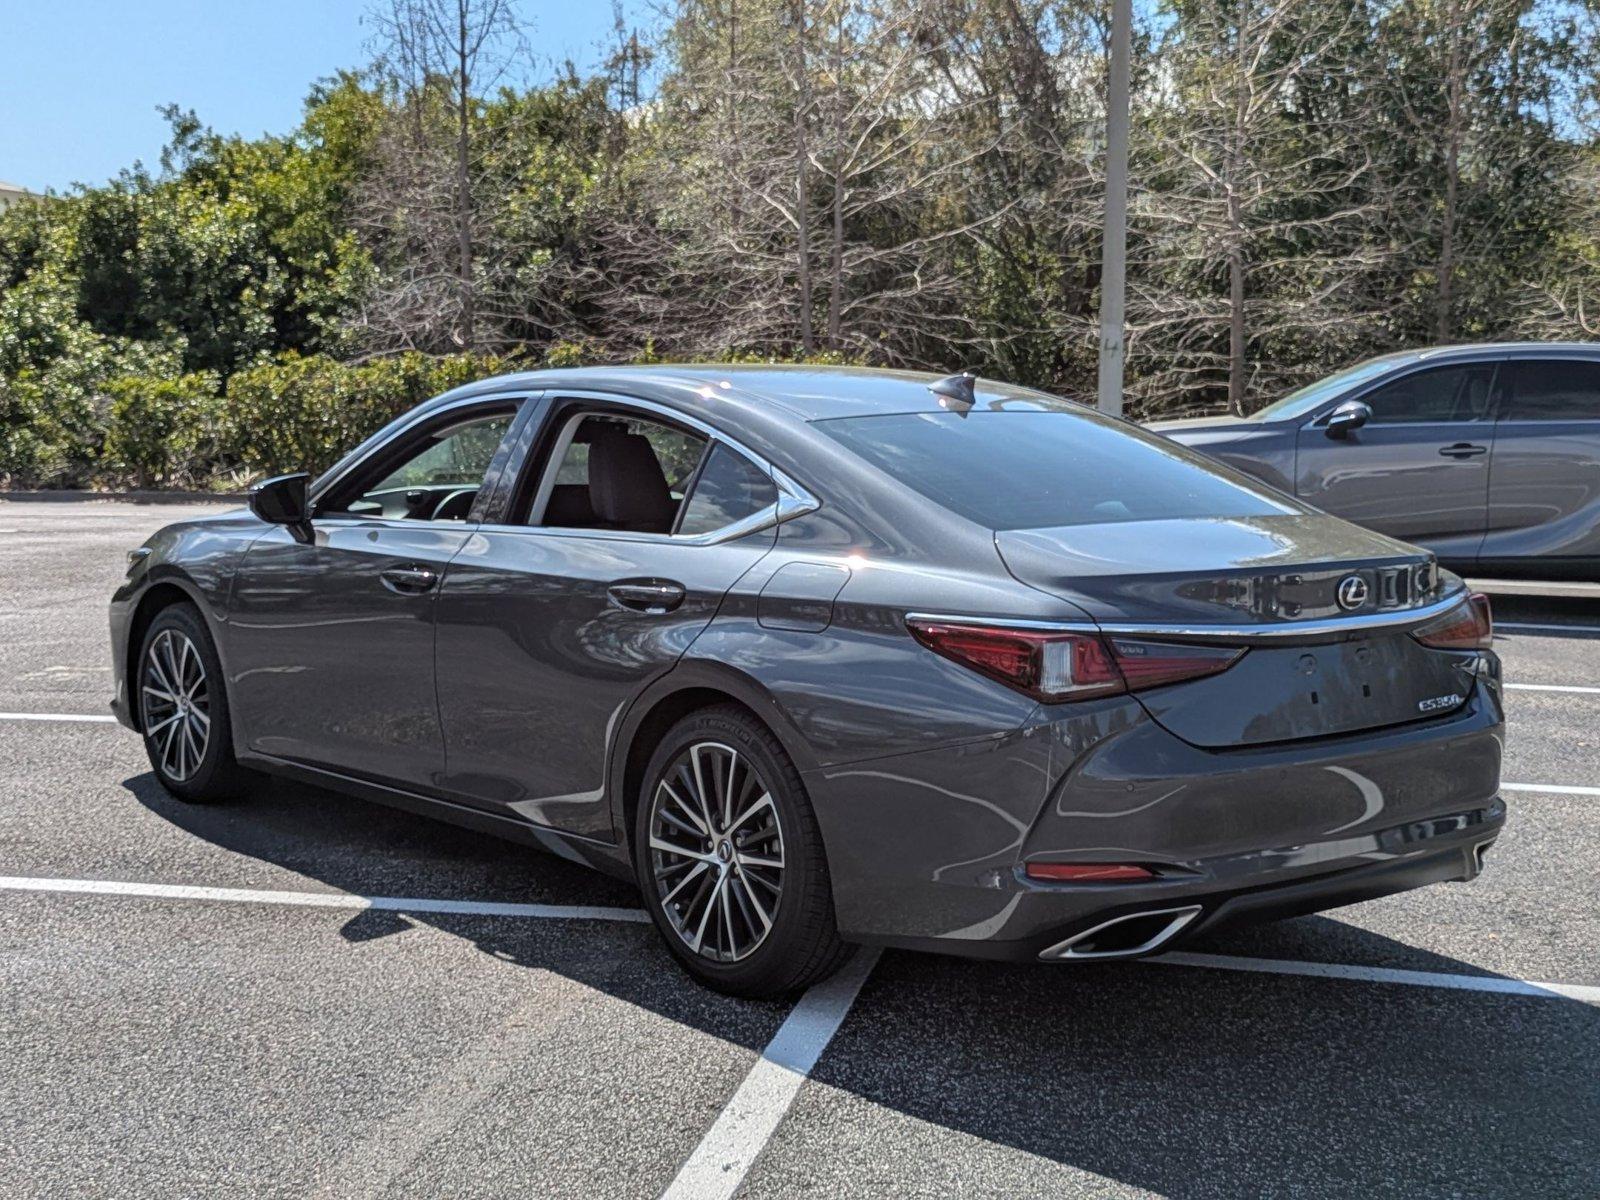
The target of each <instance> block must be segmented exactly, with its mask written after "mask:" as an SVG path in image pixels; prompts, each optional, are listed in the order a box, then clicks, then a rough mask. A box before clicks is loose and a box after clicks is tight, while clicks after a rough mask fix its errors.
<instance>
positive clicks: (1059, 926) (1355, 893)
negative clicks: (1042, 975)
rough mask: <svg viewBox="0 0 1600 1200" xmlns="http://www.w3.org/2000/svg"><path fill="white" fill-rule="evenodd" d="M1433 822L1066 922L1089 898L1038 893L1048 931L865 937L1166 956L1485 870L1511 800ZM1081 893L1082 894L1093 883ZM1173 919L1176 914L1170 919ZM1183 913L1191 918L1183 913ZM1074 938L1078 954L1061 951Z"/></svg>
mask: <svg viewBox="0 0 1600 1200" xmlns="http://www.w3.org/2000/svg"><path fill="white" fill-rule="evenodd" d="M1419 824H1420V823H1419ZM1427 824H1430V825H1436V826H1439V827H1441V828H1445V829H1447V830H1448V832H1444V833H1438V832H1432V831H1428V832H1424V831H1422V830H1421V829H1419V828H1414V827H1410V826H1407V827H1402V828H1400V829H1397V830H1392V831H1386V833H1387V835H1388V840H1393V841H1396V842H1401V843H1405V844H1407V845H1409V846H1410V847H1411V848H1410V849H1408V850H1405V851H1402V852H1399V853H1396V854H1393V855H1390V856H1386V857H1382V858H1378V859H1376V860H1375V861H1355V862H1354V863H1352V864H1349V865H1342V866H1340V867H1338V868H1336V869H1334V870H1332V871H1326V872H1320V873H1316V874H1312V875H1309V876H1303V877H1293V878H1289V879H1283V880H1279V881H1277V882H1272V883H1263V884H1257V885H1255V886H1247V887H1238V888H1234V889H1229V890H1221V891H1219V890H1216V889H1215V888H1214V887H1211V886H1210V885H1201V886H1199V887H1176V888H1175V887H1171V886H1168V885H1166V884H1153V885H1149V886H1139V887H1127V886H1123V885H1115V888H1114V890H1113V885H1106V886H1102V887H1100V888H1099V889H1097V890H1098V892H1099V895H1098V896H1097V897H1095V899H1094V902H1093V903H1092V905H1091V906H1090V907H1089V908H1088V910H1087V912H1086V913H1085V915H1080V916H1076V917H1073V918H1071V919H1067V920H1062V919H1061V918H1062V910H1063V909H1065V908H1068V907H1070V908H1072V909H1081V907H1082V900H1083V899H1084V897H1082V896H1081V895H1079V896H1076V897H1073V898H1072V900H1071V902H1070V903H1069V904H1052V903H1050V902H1049V901H1048V900H1043V902H1041V901H1040V900H1035V901H1033V902H1032V903H1031V904H1030V905H1029V907H1030V908H1032V909H1034V910H1036V913H1037V916H1038V918H1039V920H1040V928H1039V929H1038V930H1037V931H1035V932H1033V933H1031V934H1029V935H1028V936H1025V937H1020V938H990V939H985V940H971V939H963V940H952V939H950V938H947V937H932V938H927V937H896V936H893V935H869V936H867V937H863V938H860V939H859V940H862V941H865V942H869V943H873V944H880V945H893V946H900V947H903V948H905V949H912V950H930V951H934V952H936V953H941V954H956V955H961V956H963V957H969V958H985V959H995V960H1002V961H1008V962H1029V961H1034V960H1045V961H1071V960H1074V959H1084V958H1096V959H1108V958H1138V957H1143V956H1144V955H1146V954H1159V953H1163V952H1165V951H1168V950H1173V949H1176V948H1178V947H1180V946H1182V945H1183V944H1184V943H1185V942H1187V941H1189V940H1191V939H1193V938H1195V937H1197V936H1199V935H1200V934H1203V933H1210V932H1213V931H1216V930H1219V929H1228V928H1235V927H1238V926H1243V925H1251V924H1257V923H1260V922H1264V921H1276V920H1281V919H1284V918H1287V917H1298V916H1304V915H1306V914H1308V913H1316V912H1323V911H1325V910H1327V909H1330V908H1339V907H1341V906H1343V905H1346V904H1358V903H1360V902H1361V901H1363V900H1376V899H1379V898H1380V897H1383V896H1392V895H1394V894H1395V893H1397V892H1405V891H1410V890H1411V889H1413V888H1419V887H1426V886H1427V885H1428V884H1432V883H1448V882H1462V881H1466V880H1470V879H1475V878H1477V876H1478V873H1479V872H1480V871H1481V870H1482V867H1483V858H1484V855H1485V854H1486V853H1487V852H1488V850H1489V848H1490V847H1491V846H1492V845H1493V844H1494V840H1495V838H1496V837H1498V836H1499V833H1500V829H1501V827H1502V826H1503V825H1504V824H1505V805H1504V804H1503V803H1502V802H1500V801H1499V800H1496V801H1495V802H1494V803H1493V804H1492V805H1489V806H1488V807H1486V808H1480V809H1473V810H1471V811H1470V812H1465V813H1459V814H1455V815H1454V816H1452V817H1447V818H1440V819H1438V820H1437V821H1435V822H1430V823H1427ZM1077 890H1078V891H1079V892H1080V893H1081V892H1082V891H1083V890H1084V889H1081V888H1080V889H1077ZM1062 899H1063V900H1064V899H1065V898H1064V897H1063V898H1062ZM1052 910H1054V911H1052ZM1145 914H1161V915H1162V918H1163V919H1160V920H1156V919H1154V918H1152V921H1151V924H1150V925H1149V926H1148V927H1147V928H1146V927H1144V926H1139V925H1135V924H1134V923H1133V922H1126V923H1125V924H1123V925H1121V926H1120V927H1121V928H1125V929H1129V930H1132V929H1139V930H1140V932H1139V933H1136V934H1135V933H1130V934H1128V935H1127V936H1126V937H1124V938H1123V939H1122V940H1121V941H1120V942H1112V943H1111V945H1112V947H1113V948H1112V949H1109V950H1106V949H1101V948H1099V946H1098V945H1097V944H1096V943H1095V942H1094V941H1093V940H1088V941H1085V940H1081V939H1084V938H1085V935H1088V934H1090V933H1092V932H1096V931H1102V930H1103V931H1105V932H1106V934H1107V935H1112V936H1114V933H1113V931H1114V930H1115V929H1116V928H1118V924H1117V923H1119V922H1121V921H1122V919H1123V918H1132V917H1143V916H1144V915H1145ZM1169 917H1170V918H1171V919H1170V920H1168V919H1165V918H1169ZM1184 917H1188V918H1189V919H1187V920H1184V919H1183V918H1184ZM1158 930H1159V932H1158ZM1146 933H1149V935H1150V937H1149V938H1147V937H1146V936H1145V934H1146ZM1074 943H1076V946H1075V951H1076V952H1075V953H1062V951H1063V950H1065V949H1066V948H1067V947H1068V946H1073V944H1074ZM1084 951H1087V953H1085V952H1084Z"/></svg>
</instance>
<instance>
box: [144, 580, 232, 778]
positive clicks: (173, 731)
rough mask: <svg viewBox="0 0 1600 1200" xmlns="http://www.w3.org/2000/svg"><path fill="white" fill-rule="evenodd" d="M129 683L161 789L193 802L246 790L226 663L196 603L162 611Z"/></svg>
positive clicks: (147, 637) (145, 745)
mask: <svg viewBox="0 0 1600 1200" xmlns="http://www.w3.org/2000/svg"><path fill="white" fill-rule="evenodd" d="M128 686H129V688H130V689H131V690H132V692H133V702H134V703H135V704H136V705H138V713H139V728H140V729H142V730H144V749H145V753H146V754H147V755H149V757H150V766H151V768H152V769H153V770H154V771H155V775H156V778H157V779H159V780H160V781H161V786H162V787H164V788H166V789H167V791H169V792H171V793H172V794H173V795H174V796H176V797H177V798H178V799H179V800H184V801H187V802H188V803H190V804H212V803H215V802H216V801H218V800H226V799H229V798H231V797H233V796H235V795H237V794H238V793H239V792H240V791H241V790H242V789H243V788H244V786H245V783H246V781H247V775H246V773H245V771H244V769H243V768H241V767H240V766H239V764H238V762H237V761H235V759H234V757H233V733H232V728H231V726H230V725H229V723H228V692H227V687H226V685H225V683H224V681H223V674H222V662H221V660H220V659H219V658H218V657H217V648H216V646H215V645H214V644H213V643H212V641H211V634H210V632H209V631H208V630H207V629H206V624H205V620H204V618H202V617H201V615H200V612H199V610H198V609H196V608H195V607H194V605H192V604H173V605H170V606H169V607H167V608H164V609H162V610H161V611H160V612H159V613H157V614H156V617H155V620H153V621H151V622H150V628H148V629H147V630H145V634H144V641H143V642H142V643H141V644H140V646H139V658H138V661H137V663H136V665H135V668H134V672H133V677H132V678H131V679H130V680H129V681H128ZM174 695H177V696H178V700H177V702H173V701H172V699H171V697H173V696H174ZM196 712H197V713H199V714H200V715H199V716H191V715H190V714H191V713H196ZM202 723H203V724H202ZM202 730H203V731H204V737H203V744H202V745H200V746H198V747H197V745H196V743H197V742H200V741H201V731H202ZM184 735H187V736H184Z"/></svg>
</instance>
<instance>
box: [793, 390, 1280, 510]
mask: <svg viewBox="0 0 1600 1200" xmlns="http://www.w3.org/2000/svg"><path fill="white" fill-rule="evenodd" d="M816 427H817V428H818V429H820V430H822V431H823V432H824V433H826V434H828V435H829V436H830V437H832V438H834V439H835V440H836V441H838V442H840V443H841V444H842V445H844V446H846V447H848V448H849V449H851V450H853V451H855V452H856V453H857V454H859V455H860V456H861V457H862V458H864V459H866V460H867V461H868V462H870V463H872V464H873V465H874V466H876V467H878V468H880V469H881V470H883V471H885V472H887V473H888V474H890V475H892V476H894V477H895V478H896V479H898V480H900V481H901V482H902V483H904V484H906V485H907V486H909V487H912V488H914V489H916V490H917V491H918V492H921V493H922V494H923V495H924V496H926V497H928V499H930V500H933V501H935V502H936V503H938V504H941V505H943V506H944V507H945V508H948V509H950V510H951V511H953V512H956V513H959V514H961V515H962V516H964V517H967V518H968V519H970V520H972V521H976V522H977V523H978V524H980V525H984V526H987V527H988V528H990V529H1042V528H1048V527H1050V526H1055V525H1087V524H1095V523H1099V522H1105V521H1157V520H1165V519H1168V518H1174V517H1214V516H1225V517H1265V516H1277V515H1281V514H1283V513H1290V512H1295V511H1298V510H1296V509H1294V508H1291V507H1289V506H1288V505H1287V504H1286V503H1284V502H1282V501H1280V500H1278V499H1276V498H1274V497H1273V495H1272V493H1270V492H1268V491H1266V490H1265V489H1258V488H1257V487H1255V486H1253V485H1251V484H1250V483H1248V482H1246V481H1245V480H1244V478H1243V477H1242V476H1237V475H1235V474H1234V473H1233V472H1231V471H1227V470H1226V469H1225V468H1220V467H1218V466H1217V465H1216V464H1211V463H1208V462H1207V461H1206V460H1204V459H1202V458H1200V456H1199V455H1198V454H1196V453H1194V452H1193V451H1190V450H1187V449H1185V448H1183V447H1182V446H1179V445H1178V444H1177V443H1175V442H1171V441H1168V440H1167V439H1166V438H1161V437H1157V436H1156V435H1155V434H1150V433H1143V432H1140V431H1138V430H1133V429H1130V428H1129V427H1127V426H1125V425H1122V424H1120V423H1116V422H1112V421H1110V420H1108V419H1106V418H1102V417H1097V416H1093V415H1090V414H1087V413H1084V414H1077V413H1029V412H1012V413H1005V412H972V413H969V414H967V415H966V416H959V415H957V414H955V413H914V414H912V413H908V414H903V415H898V416H882V417H847V418H843V419H840V420H833V421H818V422H816Z"/></svg>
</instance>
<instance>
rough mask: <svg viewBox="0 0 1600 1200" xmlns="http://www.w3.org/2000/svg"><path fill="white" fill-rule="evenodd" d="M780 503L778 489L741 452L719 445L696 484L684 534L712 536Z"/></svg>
mask: <svg viewBox="0 0 1600 1200" xmlns="http://www.w3.org/2000/svg"><path fill="white" fill-rule="evenodd" d="M777 502H778V486H777V484H775V483H773V482H772V476H771V475H768V474H767V473H766V472H765V471H763V470H762V469H761V468H760V467H758V466H756V465H755V463H753V462H751V461H750V460H749V459H748V458H746V457H745V456H744V455H742V454H740V453H739V452H738V451H737V450H730V449H729V448H728V447H727V446H723V445H720V444H719V445H716V446H713V447H712V448H711V454H710V455H709V457H707V459H706V463H705V466H703V467H702V468H701V469H700V475H699V477H698V478H697V479H696V480H695V482H694V490H693V491H692V492H690V493H689V498H688V500H687V501H686V502H685V504H684V507H683V519H682V520H681V521H679V522H678V532H679V533H680V534H684V535H689V536H692V535H694V534H698V533H712V532H714V531H716V530H718V529H722V528H725V527H726V526H728V525H732V524H733V523H734V522H735V521H742V520H744V519H745V518H746V517H749V516H753V515H754V514H756V513H758V512H760V511H761V510H762V509H765V508H771V507H772V506H773V505H774V504H776V503H777Z"/></svg>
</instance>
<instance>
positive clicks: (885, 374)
mask: <svg viewBox="0 0 1600 1200" xmlns="http://www.w3.org/2000/svg"><path fill="white" fill-rule="evenodd" d="M941 378H944V376H940V375H936V374H933V373H930V372H924V371H892V370H878V369H874V368H869V367H825V366H810V365H806V366H776V365H734V364H725V363H684V364H668V365H650V366H626V367H573V368H550V369H547V370H541V371H526V372H522V373H520V374H515V375H501V376H498V377H496V378H493V379H482V380H478V381H477V382H475V383H470V384H467V385H466V386H464V387H460V388H457V389H456V390H455V391H453V392H449V393H447V394H446V395H445V396H441V397H439V398H438V401H436V402H444V401H446V400H447V399H448V400H453V399H457V398H460V397H464V396H471V395H477V394H483V393H491V392H499V391H505V390H507V389H517V388H528V389H530V390H535V389H537V390H549V391H560V390H563V389H572V390H575V391H601V392H611V391H615V392H619V393H623V394H628V395H635V396H638V397H640V398H642V399H655V400H661V401H665V402H667V403H676V404H679V405H683V406H684V407H687V408H689V409H691V410H693V409H699V408H701V407H702V406H703V404H704V403H705V402H712V401H714V402H716V404H717V405H718V406H719V407H722V406H728V405H733V406H757V407H761V408H766V409H768V410H774V409H775V410H781V411H782V412H783V413H784V414H786V415H787V416H789V417H790V418H794V419H799V420H802V421H824V420H831V419H833V418H836V417H856V416H874V415H884V414H889V413H907V412H939V411H941V410H943V409H948V407H949V402H948V401H944V400H941V399H940V397H939V396H937V395H935V394H934V393H933V392H931V391H930V390H929V387H930V385H932V384H934V383H937V382H938V381H939V380H940V379H941ZM696 399H698V400H699V401H700V403H696V402H695V401H696ZM1080 407H1081V406H1080V405H1078V404H1076V403H1075V402H1074V401H1071V400H1064V399H1062V398H1061V397H1059V396H1051V395H1048V394H1046V393H1044V392H1037V391H1033V390H1032V389H1030V388H1023V387H1016V386H1014V385H1012V384H1007V383H1000V382H997V381H994V380H989V379H978V380H977V381H976V382H975V384H974V403H973V406H972V411H983V410H1000V409H1006V408H1026V409H1039V408H1051V409H1054V408H1072V409H1078V408H1080Z"/></svg>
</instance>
